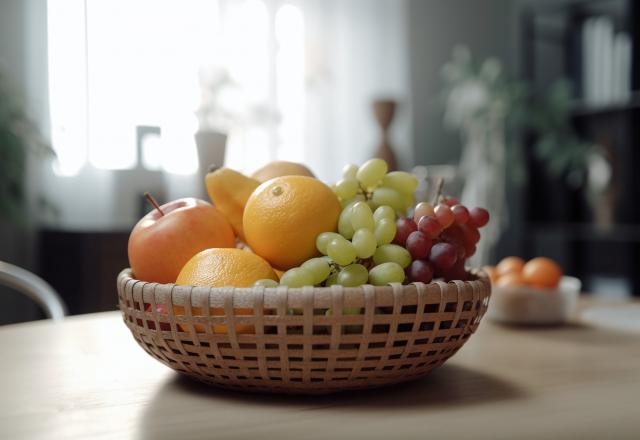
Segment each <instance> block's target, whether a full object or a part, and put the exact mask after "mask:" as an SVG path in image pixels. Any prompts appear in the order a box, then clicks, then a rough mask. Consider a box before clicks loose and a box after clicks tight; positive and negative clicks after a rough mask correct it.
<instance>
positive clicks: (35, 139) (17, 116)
mask: <svg viewBox="0 0 640 440" xmlns="http://www.w3.org/2000/svg"><path fill="white" fill-rule="evenodd" d="M13 90H14V89H13V88H12V87H11V85H10V83H9V80H8V79H7V77H6V76H5V75H3V74H2V72H0V218H5V219H8V220H10V221H13V222H16V223H20V222H21V220H22V219H23V217H24V212H25V211H24V210H25V203H24V201H25V190H24V184H25V171H26V162H27V155H28V154H38V155H48V154H53V150H52V149H51V147H50V146H49V145H48V144H46V143H45V142H44V141H43V140H42V138H41V136H40V132H39V130H38V128H37V127H36V125H35V124H34V123H33V121H32V120H31V119H30V118H29V116H28V115H27V113H26V111H25V106H24V103H23V102H22V100H21V99H20V98H19V97H18V96H17V95H16V93H15V92H13Z"/></svg>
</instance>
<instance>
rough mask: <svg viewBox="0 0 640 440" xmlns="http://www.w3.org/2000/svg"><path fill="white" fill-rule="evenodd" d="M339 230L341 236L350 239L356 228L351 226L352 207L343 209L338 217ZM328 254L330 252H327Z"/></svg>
mask: <svg viewBox="0 0 640 440" xmlns="http://www.w3.org/2000/svg"><path fill="white" fill-rule="evenodd" d="M338 232H339V233H340V236H341V237H344V238H346V239H347V240H350V239H351V237H353V234H354V232H355V230H354V229H353V226H351V207H349V206H347V207H346V208H344V209H343V210H342V213H341V214H340V218H338ZM327 255H328V254H327Z"/></svg>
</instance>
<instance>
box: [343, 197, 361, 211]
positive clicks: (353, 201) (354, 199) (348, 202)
mask: <svg viewBox="0 0 640 440" xmlns="http://www.w3.org/2000/svg"><path fill="white" fill-rule="evenodd" d="M364 201H366V197H365V196H364V195H363V194H356V195H355V196H353V197H352V198H350V199H349V200H341V201H340V206H342V209H344V208H346V207H347V206H349V205H351V206H353V205H355V204H356V203H358V202H364Z"/></svg>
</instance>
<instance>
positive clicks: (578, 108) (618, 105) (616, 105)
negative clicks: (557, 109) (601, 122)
mask: <svg viewBox="0 0 640 440" xmlns="http://www.w3.org/2000/svg"><path fill="white" fill-rule="evenodd" d="M636 109H640V92H638V91H635V92H633V93H632V94H631V96H630V97H629V99H628V100H626V101H623V102H611V103H609V104H588V103H586V102H584V101H583V100H577V101H575V102H574V103H573V104H572V110H571V115H572V116H573V117H574V118H580V117H592V116H601V115H608V114H611V113H618V112H624V111H630V110H636Z"/></svg>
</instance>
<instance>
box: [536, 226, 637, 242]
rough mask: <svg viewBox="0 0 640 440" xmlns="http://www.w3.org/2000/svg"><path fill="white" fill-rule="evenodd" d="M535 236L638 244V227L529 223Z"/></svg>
mask: <svg viewBox="0 0 640 440" xmlns="http://www.w3.org/2000/svg"><path fill="white" fill-rule="evenodd" d="M528 228H530V229H531V230H532V231H533V232H534V233H536V234H552V235H562V236H565V237H566V239H567V240H569V241H609V242H621V243H640V225H636V224H617V225H612V226H610V227H608V228H604V227H601V226H596V225H593V224H591V223H530V224H529V225H528Z"/></svg>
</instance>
